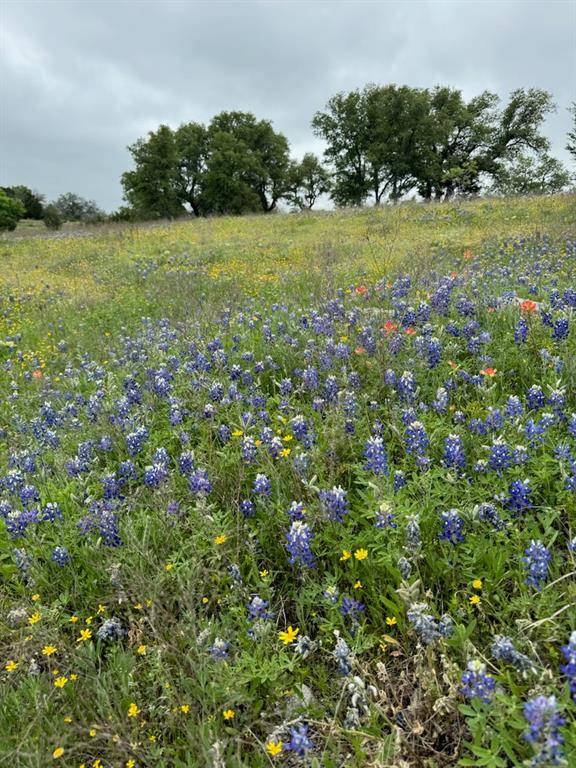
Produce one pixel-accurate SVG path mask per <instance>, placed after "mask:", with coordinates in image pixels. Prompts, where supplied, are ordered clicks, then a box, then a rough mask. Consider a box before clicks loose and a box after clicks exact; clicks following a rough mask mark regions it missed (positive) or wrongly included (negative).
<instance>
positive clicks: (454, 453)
mask: <svg viewBox="0 0 576 768" xmlns="http://www.w3.org/2000/svg"><path fill="white" fill-rule="evenodd" d="M443 460H444V464H445V465H446V466H447V467H450V468H451V469H464V467H465V466H466V454H465V452H464V445H463V443H462V438H461V437H460V435H454V434H452V435H448V437H446V438H445V439H444V459H443Z"/></svg>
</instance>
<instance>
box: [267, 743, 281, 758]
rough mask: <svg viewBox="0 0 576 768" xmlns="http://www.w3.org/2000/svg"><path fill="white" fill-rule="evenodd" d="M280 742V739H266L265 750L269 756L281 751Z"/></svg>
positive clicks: (274, 755)
mask: <svg viewBox="0 0 576 768" xmlns="http://www.w3.org/2000/svg"><path fill="white" fill-rule="evenodd" d="M282 746H283V744H282V742H281V741H268V742H267V743H266V752H268V754H269V755H270V757H276V755H279V754H280V752H282Z"/></svg>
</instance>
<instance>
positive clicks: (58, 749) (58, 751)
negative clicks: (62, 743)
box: [52, 747, 64, 760]
mask: <svg viewBox="0 0 576 768" xmlns="http://www.w3.org/2000/svg"><path fill="white" fill-rule="evenodd" d="M63 754H64V750H63V749H62V747H56V749H55V750H54V752H52V757H53V758H54V759H55V760H58V758H59V757H62V755H63Z"/></svg>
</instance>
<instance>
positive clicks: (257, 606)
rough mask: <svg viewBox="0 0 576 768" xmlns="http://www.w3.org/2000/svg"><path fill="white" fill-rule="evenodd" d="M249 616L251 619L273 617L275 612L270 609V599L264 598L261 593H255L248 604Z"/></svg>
mask: <svg viewBox="0 0 576 768" xmlns="http://www.w3.org/2000/svg"><path fill="white" fill-rule="evenodd" d="M247 608H248V618H249V619H250V621H256V620H258V619H263V620H266V619H271V618H272V616H273V614H272V613H270V611H269V610H268V600H263V599H262V598H261V597H260V596H259V595H255V596H254V597H253V598H252V600H251V601H250V602H249V603H248V605H247Z"/></svg>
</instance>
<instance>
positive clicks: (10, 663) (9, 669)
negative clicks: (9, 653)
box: [4, 659, 18, 672]
mask: <svg viewBox="0 0 576 768" xmlns="http://www.w3.org/2000/svg"><path fill="white" fill-rule="evenodd" d="M17 666H18V662H17V661H14V660H13V659H8V661H7V662H6V664H5V666H4V669H5V670H6V672H14V670H15V669H16V667H17Z"/></svg>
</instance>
